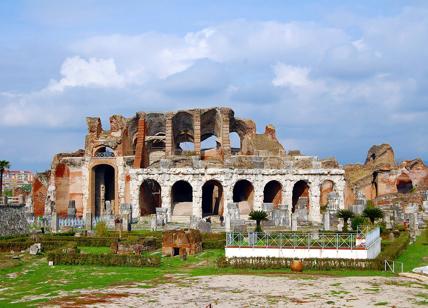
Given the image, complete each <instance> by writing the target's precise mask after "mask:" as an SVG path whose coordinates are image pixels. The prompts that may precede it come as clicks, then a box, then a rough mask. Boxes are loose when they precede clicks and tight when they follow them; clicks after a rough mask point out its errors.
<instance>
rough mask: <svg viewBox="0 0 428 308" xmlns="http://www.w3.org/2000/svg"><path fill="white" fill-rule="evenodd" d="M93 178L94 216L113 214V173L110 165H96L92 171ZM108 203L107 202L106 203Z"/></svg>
mask: <svg viewBox="0 0 428 308" xmlns="http://www.w3.org/2000/svg"><path fill="white" fill-rule="evenodd" d="M92 172H93V176H94V179H95V180H94V181H93V182H94V187H93V188H94V189H93V194H94V197H95V198H94V199H93V200H94V201H95V202H94V212H93V213H94V214H95V217H99V216H102V215H105V214H107V215H110V214H113V213H114V206H115V171H114V168H113V167H112V166H110V165H98V166H95V167H94V168H93V169H92ZM107 201H108V202H107Z"/></svg>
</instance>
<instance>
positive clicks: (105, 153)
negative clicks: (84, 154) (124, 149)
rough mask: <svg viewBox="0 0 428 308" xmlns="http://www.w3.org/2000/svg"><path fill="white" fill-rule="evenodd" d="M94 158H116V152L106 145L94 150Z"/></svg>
mask: <svg viewBox="0 0 428 308" xmlns="http://www.w3.org/2000/svg"><path fill="white" fill-rule="evenodd" d="M94 156H95V157H115V156H116V155H115V152H114V150H113V149H112V148H111V147H109V146H106V145H101V146H98V147H96V148H95V149H94Z"/></svg>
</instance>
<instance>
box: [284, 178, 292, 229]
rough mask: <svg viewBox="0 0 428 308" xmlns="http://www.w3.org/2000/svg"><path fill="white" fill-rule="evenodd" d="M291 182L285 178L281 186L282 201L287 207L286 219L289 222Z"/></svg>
mask: <svg viewBox="0 0 428 308" xmlns="http://www.w3.org/2000/svg"><path fill="white" fill-rule="evenodd" d="M293 184H294V182H293V181H291V180H287V181H286V182H285V183H284V185H283V187H282V203H283V204H284V205H286V206H287V207H288V221H289V222H290V224H291V213H292V211H293Z"/></svg>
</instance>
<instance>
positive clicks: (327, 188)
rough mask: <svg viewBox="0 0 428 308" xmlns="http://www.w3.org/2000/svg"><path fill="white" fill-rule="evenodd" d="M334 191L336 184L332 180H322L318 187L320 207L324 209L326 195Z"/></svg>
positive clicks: (326, 200)
mask: <svg viewBox="0 0 428 308" xmlns="http://www.w3.org/2000/svg"><path fill="white" fill-rule="evenodd" d="M334 191H336V184H335V183H334V181H332V180H324V181H323V182H322V183H321V185H320V206H321V207H325V206H327V204H328V195H329V193H331V192H334Z"/></svg>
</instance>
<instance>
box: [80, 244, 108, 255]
mask: <svg viewBox="0 0 428 308" xmlns="http://www.w3.org/2000/svg"><path fill="white" fill-rule="evenodd" d="M79 249H80V253H85V254H105V253H111V250H110V247H85V246H83V247H79Z"/></svg>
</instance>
